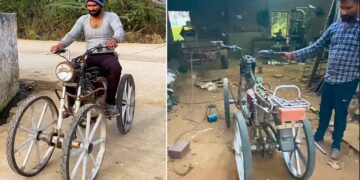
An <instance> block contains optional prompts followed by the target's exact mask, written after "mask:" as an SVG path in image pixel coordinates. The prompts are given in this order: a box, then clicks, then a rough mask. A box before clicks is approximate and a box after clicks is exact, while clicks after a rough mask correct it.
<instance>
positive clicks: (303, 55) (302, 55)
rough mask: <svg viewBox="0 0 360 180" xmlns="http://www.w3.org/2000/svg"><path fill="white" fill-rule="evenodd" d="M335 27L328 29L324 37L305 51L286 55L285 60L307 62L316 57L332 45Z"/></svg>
mask: <svg viewBox="0 0 360 180" xmlns="http://www.w3.org/2000/svg"><path fill="white" fill-rule="evenodd" d="M333 25H334V24H332V25H331V26H330V27H329V28H328V29H326V31H325V32H324V33H323V35H322V36H321V37H320V38H319V39H318V40H317V41H316V42H315V43H313V44H312V45H310V46H308V47H305V48H303V49H300V50H297V51H293V52H289V53H286V54H285V58H286V59H295V60H296V61H305V60H306V59H308V58H310V57H314V56H316V55H317V54H318V53H319V52H320V50H322V49H323V48H324V47H327V46H328V45H329V44H330V38H331V32H332V28H333Z"/></svg>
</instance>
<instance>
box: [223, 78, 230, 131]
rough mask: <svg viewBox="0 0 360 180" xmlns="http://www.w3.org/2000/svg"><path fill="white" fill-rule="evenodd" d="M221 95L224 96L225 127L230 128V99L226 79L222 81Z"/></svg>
mask: <svg viewBox="0 0 360 180" xmlns="http://www.w3.org/2000/svg"><path fill="white" fill-rule="evenodd" d="M223 87H224V88H223V95H224V114H225V116H224V117H225V121H226V126H227V127H228V128H229V127H230V126H231V120H230V99H229V98H230V97H229V80H228V78H224V79H223Z"/></svg>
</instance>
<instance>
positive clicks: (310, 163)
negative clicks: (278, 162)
mask: <svg viewBox="0 0 360 180" xmlns="http://www.w3.org/2000/svg"><path fill="white" fill-rule="evenodd" d="M302 124H303V128H304V132H305V137H306V141H307V142H306V143H307V144H308V147H307V150H308V152H309V155H308V160H307V165H306V167H307V168H306V171H305V173H304V175H303V176H301V177H296V176H294V175H293V174H292V173H291V172H290V170H289V167H288V166H287V164H286V163H285V166H286V167H287V168H288V172H289V174H290V175H291V176H292V177H294V178H295V179H309V178H310V177H311V175H312V174H313V172H314V168H315V161H316V152H315V140H314V136H313V133H312V130H311V124H310V121H309V120H307V119H304V120H302ZM284 162H285V161H284Z"/></svg>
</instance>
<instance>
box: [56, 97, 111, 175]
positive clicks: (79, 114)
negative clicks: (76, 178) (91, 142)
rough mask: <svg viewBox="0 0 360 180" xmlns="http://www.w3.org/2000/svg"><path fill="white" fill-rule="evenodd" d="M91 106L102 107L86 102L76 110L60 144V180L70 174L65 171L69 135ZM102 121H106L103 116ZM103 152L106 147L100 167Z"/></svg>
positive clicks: (69, 147)
mask: <svg viewBox="0 0 360 180" xmlns="http://www.w3.org/2000/svg"><path fill="white" fill-rule="evenodd" d="M93 107H95V108H99V109H102V108H101V107H100V106H99V105H96V104H86V105H84V106H82V107H81V108H80V109H79V110H78V112H77V113H76V114H75V116H74V118H73V120H72V122H71V124H70V125H69V129H68V131H67V132H66V135H65V138H64V142H63V144H62V151H61V152H62V153H61V159H60V174H61V179H62V180H69V179H70V176H69V174H68V173H67V172H68V169H69V167H68V163H67V161H68V160H69V154H70V149H71V137H72V136H73V133H74V131H75V132H76V127H77V126H78V125H79V123H80V122H81V120H82V115H83V114H86V113H87V112H88V111H89V109H91V108H93ZM104 117H105V115H104ZM103 121H106V119H105V118H103ZM105 143H106V139H105ZM105 154H106V148H105V152H104V156H103V159H102V161H101V163H100V167H101V165H102V163H103V161H104V157H105ZM99 171H100V169H99ZM99 171H98V172H97V173H96V175H95V179H96V176H97V175H98V174H99Z"/></svg>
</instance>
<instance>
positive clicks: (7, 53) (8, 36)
mask: <svg viewBox="0 0 360 180" xmlns="http://www.w3.org/2000/svg"><path fill="white" fill-rule="evenodd" d="M16 33H17V25H16V14H14V13H0V112H1V111H2V110H3V109H4V107H5V106H6V105H7V104H8V103H9V102H10V101H11V99H12V98H13V97H14V96H15V95H16V93H17V92H18V91H19V62H18V50H17V39H16V35H17V34H16Z"/></svg>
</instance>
